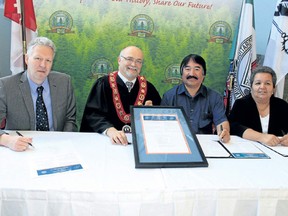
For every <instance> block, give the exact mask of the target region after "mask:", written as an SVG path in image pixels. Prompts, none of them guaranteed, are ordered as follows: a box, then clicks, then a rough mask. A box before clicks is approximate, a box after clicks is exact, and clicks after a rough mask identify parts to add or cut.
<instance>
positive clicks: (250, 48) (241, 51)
mask: <svg viewBox="0 0 288 216" xmlns="http://www.w3.org/2000/svg"><path fill="white" fill-rule="evenodd" d="M256 59H257V55H256V34H255V24H254V4H253V0H243V4H242V9H241V14H240V17H239V22H238V28H237V31H236V33H235V35H234V40H233V44H232V48H231V52H230V60H231V65H230V70H229V75H228V79H227V84H226V85H227V87H226V88H227V91H226V92H227V93H229V98H228V100H229V103H228V106H227V107H226V108H227V110H228V112H226V113H227V114H228V113H229V111H230V109H231V108H232V106H233V104H234V102H235V100H236V99H238V98H241V97H243V96H245V95H247V94H248V93H249V92H250V83H249V82H250V75H251V70H252V69H254V68H255V67H256ZM231 79H232V80H231ZM228 84H229V86H228ZM229 88H230V89H231V90H229ZM227 93H226V95H227Z"/></svg>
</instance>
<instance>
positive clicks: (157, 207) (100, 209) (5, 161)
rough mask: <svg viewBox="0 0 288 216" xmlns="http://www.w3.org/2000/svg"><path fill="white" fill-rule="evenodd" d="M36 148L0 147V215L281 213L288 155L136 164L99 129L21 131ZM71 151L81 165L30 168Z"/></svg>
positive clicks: (129, 149) (128, 150)
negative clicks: (39, 171)
mask: <svg viewBox="0 0 288 216" xmlns="http://www.w3.org/2000/svg"><path fill="white" fill-rule="evenodd" d="M23 134H25V136H32V137H33V145H34V146H35V149H33V148H30V149H29V150H27V151H26V152H14V151H11V150H9V149H7V148H5V147H0V215H2V216H6V215H7V216H10V215H11V216H14V215H15V216H16V215H17V216H19V215H20V216H26V215H27V216H40V215H45V216H48V215H49V216H50V215H51V216H56V215H57V216H58V215H60V216H62V215H63V216H67V215H73V216H74V215H75V216H76V215H79V216H86V215H89V216H94V215H101V216H102V215H103V216H110V215H111V216H114V215H119V216H130V215H131V216H137V215H140V216H154V215H157V216H162V215H163V216H176V215H177V216H188V215H189V216H190V215H193V216H194V215H196V216H206V215H207V216H211V215H215V216H216V215H217V216H221V215H227V216H242V215H243V216H256V215H257V216H272V215H277V216H282V215H283V216H285V215H288V158H285V157H283V156H280V155H278V154H277V153H275V152H272V151H270V150H269V149H267V148H265V147H263V146H261V145H259V148H261V149H263V151H265V152H266V153H267V154H268V155H269V156H270V157H271V159H233V158H231V159H208V163H209V167H205V168H173V169H172V168H164V169H135V162H134V153H133V146H132V145H129V146H120V145H112V144H111V143H110V141H109V139H108V138H107V137H105V136H103V135H100V134H92V133H91V134H89V133H61V132H28V131H24V132H23ZM59 152H60V153H61V152H64V153H65V152H73V153H75V155H77V157H78V159H79V161H80V163H81V164H82V165H83V168H84V169H83V170H80V171H72V172H63V173H57V174H51V175H46V176H41V177H35V176H33V175H32V171H33V168H32V167H33V166H32V165H33V159H34V158H35V157H36V156H39V155H43V156H45V154H53V153H55V154H58V153H59Z"/></svg>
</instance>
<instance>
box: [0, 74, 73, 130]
mask: <svg viewBox="0 0 288 216" xmlns="http://www.w3.org/2000/svg"><path fill="white" fill-rule="evenodd" d="M48 81H49V86H50V93H51V103H52V112H53V125H54V130H55V131H77V125H76V101H75V96H74V91H73V88H72V84H71V78H70V76H69V75H67V74H64V73H59V72H55V71H51V72H50V74H49V75H48ZM4 118H6V127H5V129H6V130H35V124H36V121H35V111H34V107H33V101H32V96H31V92H30V85H29V82H28V79H27V75H26V72H22V73H19V74H15V75H12V76H8V77H3V78H1V79H0V122H2V120H3V119H4ZM3 133H4V131H1V130H0V135H1V134H3Z"/></svg>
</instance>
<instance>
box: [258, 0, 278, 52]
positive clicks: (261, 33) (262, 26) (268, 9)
mask: <svg viewBox="0 0 288 216" xmlns="http://www.w3.org/2000/svg"><path fill="white" fill-rule="evenodd" d="M276 3H277V0H254V13H255V29H256V49H257V54H261V55H264V54H265V51H266V45H267V42H268V38H269V34H270V29H271V26H272V19H273V16H274V12H275V9H276Z"/></svg>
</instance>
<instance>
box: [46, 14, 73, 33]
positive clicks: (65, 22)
mask: <svg viewBox="0 0 288 216" xmlns="http://www.w3.org/2000/svg"><path fill="white" fill-rule="evenodd" d="M49 26H50V29H51V30H48V31H47V32H48V33H58V34H67V33H74V31H71V29H72V26H73V19H72V17H71V15H70V14H69V13H68V12H66V11H62V10H60V11H56V12H54V13H53V14H52V15H51V16H50V18H49Z"/></svg>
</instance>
